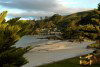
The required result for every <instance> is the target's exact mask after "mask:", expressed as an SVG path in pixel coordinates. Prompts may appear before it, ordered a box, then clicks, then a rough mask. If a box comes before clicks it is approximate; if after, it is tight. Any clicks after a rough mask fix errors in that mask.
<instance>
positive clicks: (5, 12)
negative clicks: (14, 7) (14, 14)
mask: <svg viewBox="0 0 100 67" xmlns="http://www.w3.org/2000/svg"><path fill="white" fill-rule="evenodd" d="M6 15H7V11H3V12H2V13H1V14H0V23H2V21H3V20H4V18H5V17H6Z"/></svg>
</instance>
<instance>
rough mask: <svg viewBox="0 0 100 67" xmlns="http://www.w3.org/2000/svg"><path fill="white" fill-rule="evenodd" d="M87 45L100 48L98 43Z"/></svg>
mask: <svg viewBox="0 0 100 67" xmlns="http://www.w3.org/2000/svg"><path fill="white" fill-rule="evenodd" d="M89 47H92V48H99V49H100V44H96V43H94V44H90V45H89Z"/></svg>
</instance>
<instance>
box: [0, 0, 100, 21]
mask: <svg viewBox="0 0 100 67" xmlns="http://www.w3.org/2000/svg"><path fill="white" fill-rule="evenodd" d="M98 3H100V0H0V12H2V11H5V10H7V11H8V16H7V18H6V19H9V18H12V17H22V19H38V18H39V17H44V16H52V15H53V14H60V15H68V14H72V13H76V12H81V11H86V10H92V9H95V8H97V5H98Z"/></svg>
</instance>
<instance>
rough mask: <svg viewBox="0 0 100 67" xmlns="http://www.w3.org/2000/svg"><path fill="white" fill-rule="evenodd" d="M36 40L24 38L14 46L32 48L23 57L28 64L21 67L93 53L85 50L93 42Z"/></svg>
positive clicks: (33, 66) (30, 66) (34, 66)
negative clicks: (29, 46)
mask: <svg viewBox="0 0 100 67" xmlns="http://www.w3.org/2000/svg"><path fill="white" fill-rule="evenodd" d="M36 39H37V38H34V37H32V36H25V37H22V38H21V40H19V41H18V42H17V43H16V45H17V44H19V45H17V47H19V46H21V47H25V46H28V45H31V46H34V48H33V49H32V50H30V51H29V52H27V53H26V54H25V55H24V57H26V59H27V60H28V61H29V63H27V64H26V65H24V66H22V67H36V66H39V65H42V64H47V63H52V62H56V61H60V60H64V59H68V58H72V57H76V56H81V55H84V54H88V53H91V52H93V50H90V49H86V47H87V45H88V44H92V43H94V42H81V43H79V42H68V41H60V40H55V41H54V40H43V39H37V40H36ZM34 40H35V41H34ZM25 44H26V45H25ZM23 45H25V46H23ZM37 45H38V46H37ZM35 46H36V47H35Z"/></svg>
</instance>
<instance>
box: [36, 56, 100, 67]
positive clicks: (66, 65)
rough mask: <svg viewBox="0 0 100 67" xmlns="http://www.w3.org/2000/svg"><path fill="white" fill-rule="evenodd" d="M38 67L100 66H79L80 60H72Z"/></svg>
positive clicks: (96, 66)
mask: <svg viewBox="0 0 100 67" xmlns="http://www.w3.org/2000/svg"><path fill="white" fill-rule="evenodd" d="M38 67H100V64H94V65H92V66H82V65H80V64H79V58H78V57H75V58H70V59H66V60H63V61H59V62H54V63H50V64H46V65H42V66H38Z"/></svg>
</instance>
